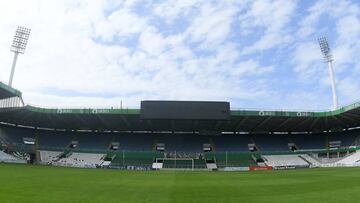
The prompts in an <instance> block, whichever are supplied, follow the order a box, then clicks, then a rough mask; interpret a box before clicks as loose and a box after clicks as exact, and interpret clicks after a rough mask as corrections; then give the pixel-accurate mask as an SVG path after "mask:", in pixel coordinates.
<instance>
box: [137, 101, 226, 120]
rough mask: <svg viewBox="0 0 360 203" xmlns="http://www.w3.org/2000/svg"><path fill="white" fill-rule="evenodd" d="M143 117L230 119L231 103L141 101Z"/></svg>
mask: <svg viewBox="0 0 360 203" xmlns="http://www.w3.org/2000/svg"><path fill="white" fill-rule="evenodd" d="M141 119H173V120H176V119H192V120H230V103H229V102H209V101H141Z"/></svg>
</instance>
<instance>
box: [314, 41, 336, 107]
mask: <svg viewBox="0 0 360 203" xmlns="http://www.w3.org/2000/svg"><path fill="white" fill-rule="evenodd" d="M318 42H319V45H320V50H321V52H322V54H323V56H324V60H325V63H327V64H328V68H329V74H330V80H331V89H332V99H333V109H337V108H338V98H337V95H336V83H335V76H334V68H333V64H332V62H333V60H334V59H333V56H332V54H331V50H330V47H329V43H328V41H327V39H326V37H320V38H319V39H318Z"/></svg>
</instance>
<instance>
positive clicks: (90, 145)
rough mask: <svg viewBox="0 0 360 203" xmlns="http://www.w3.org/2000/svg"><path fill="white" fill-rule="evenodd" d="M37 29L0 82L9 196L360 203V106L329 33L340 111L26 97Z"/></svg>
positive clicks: (4, 197)
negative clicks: (23, 57) (19, 70)
mask: <svg viewBox="0 0 360 203" xmlns="http://www.w3.org/2000/svg"><path fill="white" fill-rule="evenodd" d="M29 36H30V29H28V28H25V27H20V26H19V27H18V28H17V30H16V32H15V37H14V41H13V44H12V46H11V51H12V52H14V59H13V64H12V69H11V73H10V79H9V82H8V83H5V82H0V182H1V186H0V202H1V203H7V202H129V203H132V202H157V203H161V202H179V203H180V202H184V203H185V202H194V203H195V202H196V203H201V202H220V203H223V202H224V203H232V202H358V201H359V200H360V193H359V190H360V184H359V181H360V168H359V167H360V102H354V103H352V104H350V105H345V106H339V104H338V97H337V92H336V84H335V73H334V70H333V56H332V52H331V50H330V48H329V43H328V41H327V39H326V38H325V37H321V38H319V39H318V43H319V45H320V51H321V52H320V51H319V55H320V53H322V54H323V57H324V59H325V63H326V65H327V66H328V70H329V76H330V80H329V81H330V84H329V85H331V88H332V89H331V90H332V104H333V108H332V109H331V110H325V111H307V110H266V109H265V110H264V109H262V110H260V109H259V110H254V109H253V110H249V109H245V108H243V109H241V108H240V109H239V108H233V106H235V105H232V103H231V101H227V100H226V99H224V100H221V99H220V100H216V101H206V100H204V101H200V100H196V99H194V100H165V99H164V100H148V99H143V100H142V101H140V102H139V103H138V107H136V108H123V107H122V105H121V106H120V107H108V108H92V107H85V108H66V107H65V108H64V107H51V108H48V107H42V106H41V105H36V104H35V105H33V104H28V103H27V101H26V98H23V92H26V91H22V90H21V89H18V88H15V87H14V86H13V85H12V83H13V78H14V73H15V67H16V62H17V59H18V55H19V54H24V52H25V48H26V46H27V41H28V39H29ZM24 94H25V93H24ZM359 96H360V95H359Z"/></svg>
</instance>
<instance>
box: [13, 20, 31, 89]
mask: <svg viewBox="0 0 360 203" xmlns="http://www.w3.org/2000/svg"><path fill="white" fill-rule="evenodd" d="M29 36H30V29H28V28H25V27H21V26H18V28H17V29H16V32H15V36H14V40H13V43H12V45H11V48H10V51H12V52H14V59H13V63H12V67H11V73H10V79H9V86H10V87H11V85H12V81H13V78H14V72H15V66H16V61H17V57H18V55H19V54H24V53H25V48H26V44H27V42H28V39H29Z"/></svg>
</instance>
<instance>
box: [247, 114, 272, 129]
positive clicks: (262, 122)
mask: <svg viewBox="0 0 360 203" xmlns="http://www.w3.org/2000/svg"><path fill="white" fill-rule="evenodd" d="M271 118H272V117H271V116H269V117H267V118H265V119H263V120H262V121H261V122H260V123H259V124H256V125H255V126H254V127H253V128H252V129H251V130H250V131H251V132H253V131H254V130H256V129H257V128H260V127H261V126H263V125H264V124H265V123H266V122H268V121H269V120H271Z"/></svg>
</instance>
